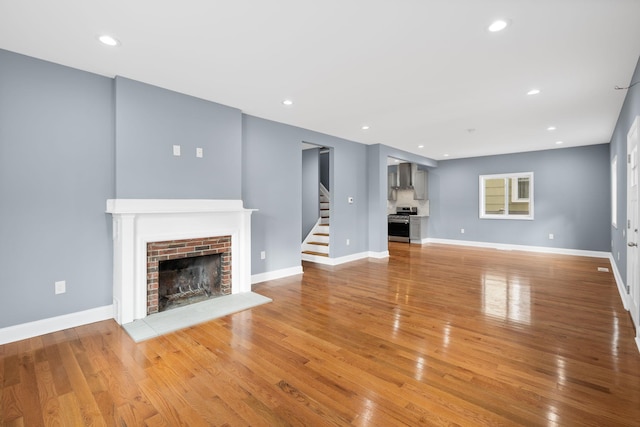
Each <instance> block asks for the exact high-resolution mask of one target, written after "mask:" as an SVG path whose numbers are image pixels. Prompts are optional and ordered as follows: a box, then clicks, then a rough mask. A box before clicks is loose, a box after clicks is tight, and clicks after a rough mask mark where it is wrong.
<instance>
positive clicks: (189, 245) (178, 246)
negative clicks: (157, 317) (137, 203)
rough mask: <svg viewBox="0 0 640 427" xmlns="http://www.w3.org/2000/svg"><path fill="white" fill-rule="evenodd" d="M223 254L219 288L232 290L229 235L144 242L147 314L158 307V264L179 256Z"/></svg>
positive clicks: (191, 256)
mask: <svg viewBox="0 0 640 427" xmlns="http://www.w3.org/2000/svg"><path fill="white" fill-rule="evenodd" d="M218 254H220V255H222V275H221V277H220V290H221V293H222V295H229V294H231V236H216V237H204V238H195V239H185V240H168V241H164V242H150V243H147V314H153V313H157V312H158V310H159V301H158V287H159V285H160V283H159V280H158V279H159V277H158V276H159V271H160V270H159V264H160V262H161V261H169V260H175V259H182V258H193V257H199V256H205V255H218Z"/></svg>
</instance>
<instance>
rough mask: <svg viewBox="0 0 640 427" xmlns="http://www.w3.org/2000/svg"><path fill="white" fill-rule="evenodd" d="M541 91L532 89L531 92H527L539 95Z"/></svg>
mask: <svg viewBox="0 0 640 427" xmlns="http://www.w3.org/2000/svg"><path fill="white" fill-rule="evenodd" d="M539 93H540V89H531V90H530V91H529V92H527V95H537V94H539Z"/></svg>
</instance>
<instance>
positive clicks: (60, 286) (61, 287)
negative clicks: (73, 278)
mask: <svg viewBox="0 0 640 427" xmlns="http://www.w3.org/2000/svg"><path fill="white" fill-rule="evenodd" d="M54 288H55V293H56V295H58V294H64V293H65V292H67V282H65V281H64V280H61V281H59V282H55V283H54Z"/></svg>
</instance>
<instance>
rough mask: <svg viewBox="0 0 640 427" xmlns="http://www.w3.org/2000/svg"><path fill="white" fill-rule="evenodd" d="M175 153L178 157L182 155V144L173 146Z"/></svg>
mask: <svg viewBox="0 0 640 427" xmlns="http://www.w3.org/2000/svg"><path fill="white" fill-rule="evenodd" d="M173 155H174V156H176V157H177V156H179V155H180V146H179V145H174V146H173Z"/></svg>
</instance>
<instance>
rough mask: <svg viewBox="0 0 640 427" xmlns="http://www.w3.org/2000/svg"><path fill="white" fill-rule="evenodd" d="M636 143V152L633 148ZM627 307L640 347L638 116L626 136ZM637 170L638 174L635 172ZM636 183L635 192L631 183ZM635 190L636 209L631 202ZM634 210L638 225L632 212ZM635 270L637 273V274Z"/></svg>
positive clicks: (639, 139) (639, 131) (639, 154)
mask: <svg viewBox="0 0 640 427" xmlns="http://www.w3.org/2000/svg"><path fill="white" fill-rule="evenodd" d="M634 144H635V147H636V148H635V151H633V150H632V149H631V147H632V146H633V145H634ZM626 165H627V194H626V196H627V224H626V226H627V227H626V228H627V239H626V243H627V275H626V291H627V295H626V297H627V303H628V304H627V306H628V307H629V313H630V314H631V319H632V320H633V323H634V324H635V328H636V344H638V347H639V348H640V247H639V246H637V245H638V244H639V243H640V232H639V231H638V229H639V228H640V224H639V222H640V176H636V177H635V180H634V179H633V178H634V177H633V175H632V174H633V173H636V174H640V116H636V118H635V120H634V121H633V124H632V125H631V127H630V129H629V133H628V134H627V162H626ZM634 168H635V172H634ZM633 182H635V189H633V187H634V186H633V185H632V183H633ZM632 191H635V192H636V194H635V206H634V203H631V200H632V196H633V193H632ZM634 208H635V215H636V218H635V221H636V223H635V224H632V222H633V218H632V216H633V213H634V212H633V209H634ZM634 270H635V271H634Z"/></svg>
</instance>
